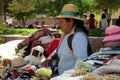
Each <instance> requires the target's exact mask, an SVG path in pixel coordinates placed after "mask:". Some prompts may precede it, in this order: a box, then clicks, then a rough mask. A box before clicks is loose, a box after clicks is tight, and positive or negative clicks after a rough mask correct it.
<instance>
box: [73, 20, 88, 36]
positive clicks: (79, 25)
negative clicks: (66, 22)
mask: <svg viewBox="0 0 120 80" xmlns="http://www.w3.org/2000/svg"><path fill="white" fill-rule="evenodd" d="M74 23H75V25H76V28H77V29H81V30H82V31H83V32H84V33H85V34H86V35H87V36H88V35H89V31H88V30H87V29H86V27H85V26H84V22H83V21H82V20H77V19H74Z"/></svg>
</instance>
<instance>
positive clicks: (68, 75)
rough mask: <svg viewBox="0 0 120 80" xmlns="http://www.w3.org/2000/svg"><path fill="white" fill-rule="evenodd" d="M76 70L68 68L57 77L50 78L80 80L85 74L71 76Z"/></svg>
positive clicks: (54, 79)
mask: <svg viewBox="0 0 120 80" xmlns="http://www.w3.org/2000/svg"><path fill="white" fill-rule="evenodd" d="M73 72H74V70H68V71H64V73H63V74H62V75H59V76H57V77H53V78H51V79H50V80H80V78H82V77H83V76H82V75H80V76H77V77H71V76H70V75H71V74H72V73H73Z"/></svg>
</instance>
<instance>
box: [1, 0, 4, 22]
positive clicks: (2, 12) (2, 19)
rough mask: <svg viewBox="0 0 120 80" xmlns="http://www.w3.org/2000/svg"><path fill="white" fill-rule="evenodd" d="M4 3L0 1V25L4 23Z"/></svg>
mask: <svg viewBox="0 0 120 80" xmlns="http://www.w3.org/2000/svg"><path fill="white" fill-rule="evenodd" d="M3 10H4V1H3V0H0V23H2V22H4V11H3Z"/></svg>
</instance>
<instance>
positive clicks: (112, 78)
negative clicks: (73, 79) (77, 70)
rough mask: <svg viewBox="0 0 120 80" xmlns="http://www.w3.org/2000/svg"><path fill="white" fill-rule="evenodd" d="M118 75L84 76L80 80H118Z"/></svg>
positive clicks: (119, 77) (119, 76)
mask: <svg viewBox="0 0 120 80" xmlns="http://www.w3.org/2000/svg"><path fill="white" fill-rule="evenodd" d="M119 79H120V75H118V74H107V75H99V74H86V75H85V76H84V77H83V78H81V79H80V80H119Z"/></svg>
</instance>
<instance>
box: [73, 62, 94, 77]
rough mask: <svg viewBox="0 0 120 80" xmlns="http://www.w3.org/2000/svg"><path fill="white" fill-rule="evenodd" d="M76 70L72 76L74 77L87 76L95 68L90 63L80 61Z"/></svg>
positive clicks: (76, 65)
mask: <svg viewBox="0 0 120 80" xmlns="http://www.w3.org/2000/svg"><path fill="white" fill-rule="evenodd" d="M74 69H75V71H74V72H73V73H72V74H71V76H72V77H75V76H79V75H84V74H87V73H89V72H91V71H92V70H93V69H94V67H93V66H92V64H90V63H89V62H85V61H82V60H79V61H77V63H76V64H75V68H74Z"/></svg>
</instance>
